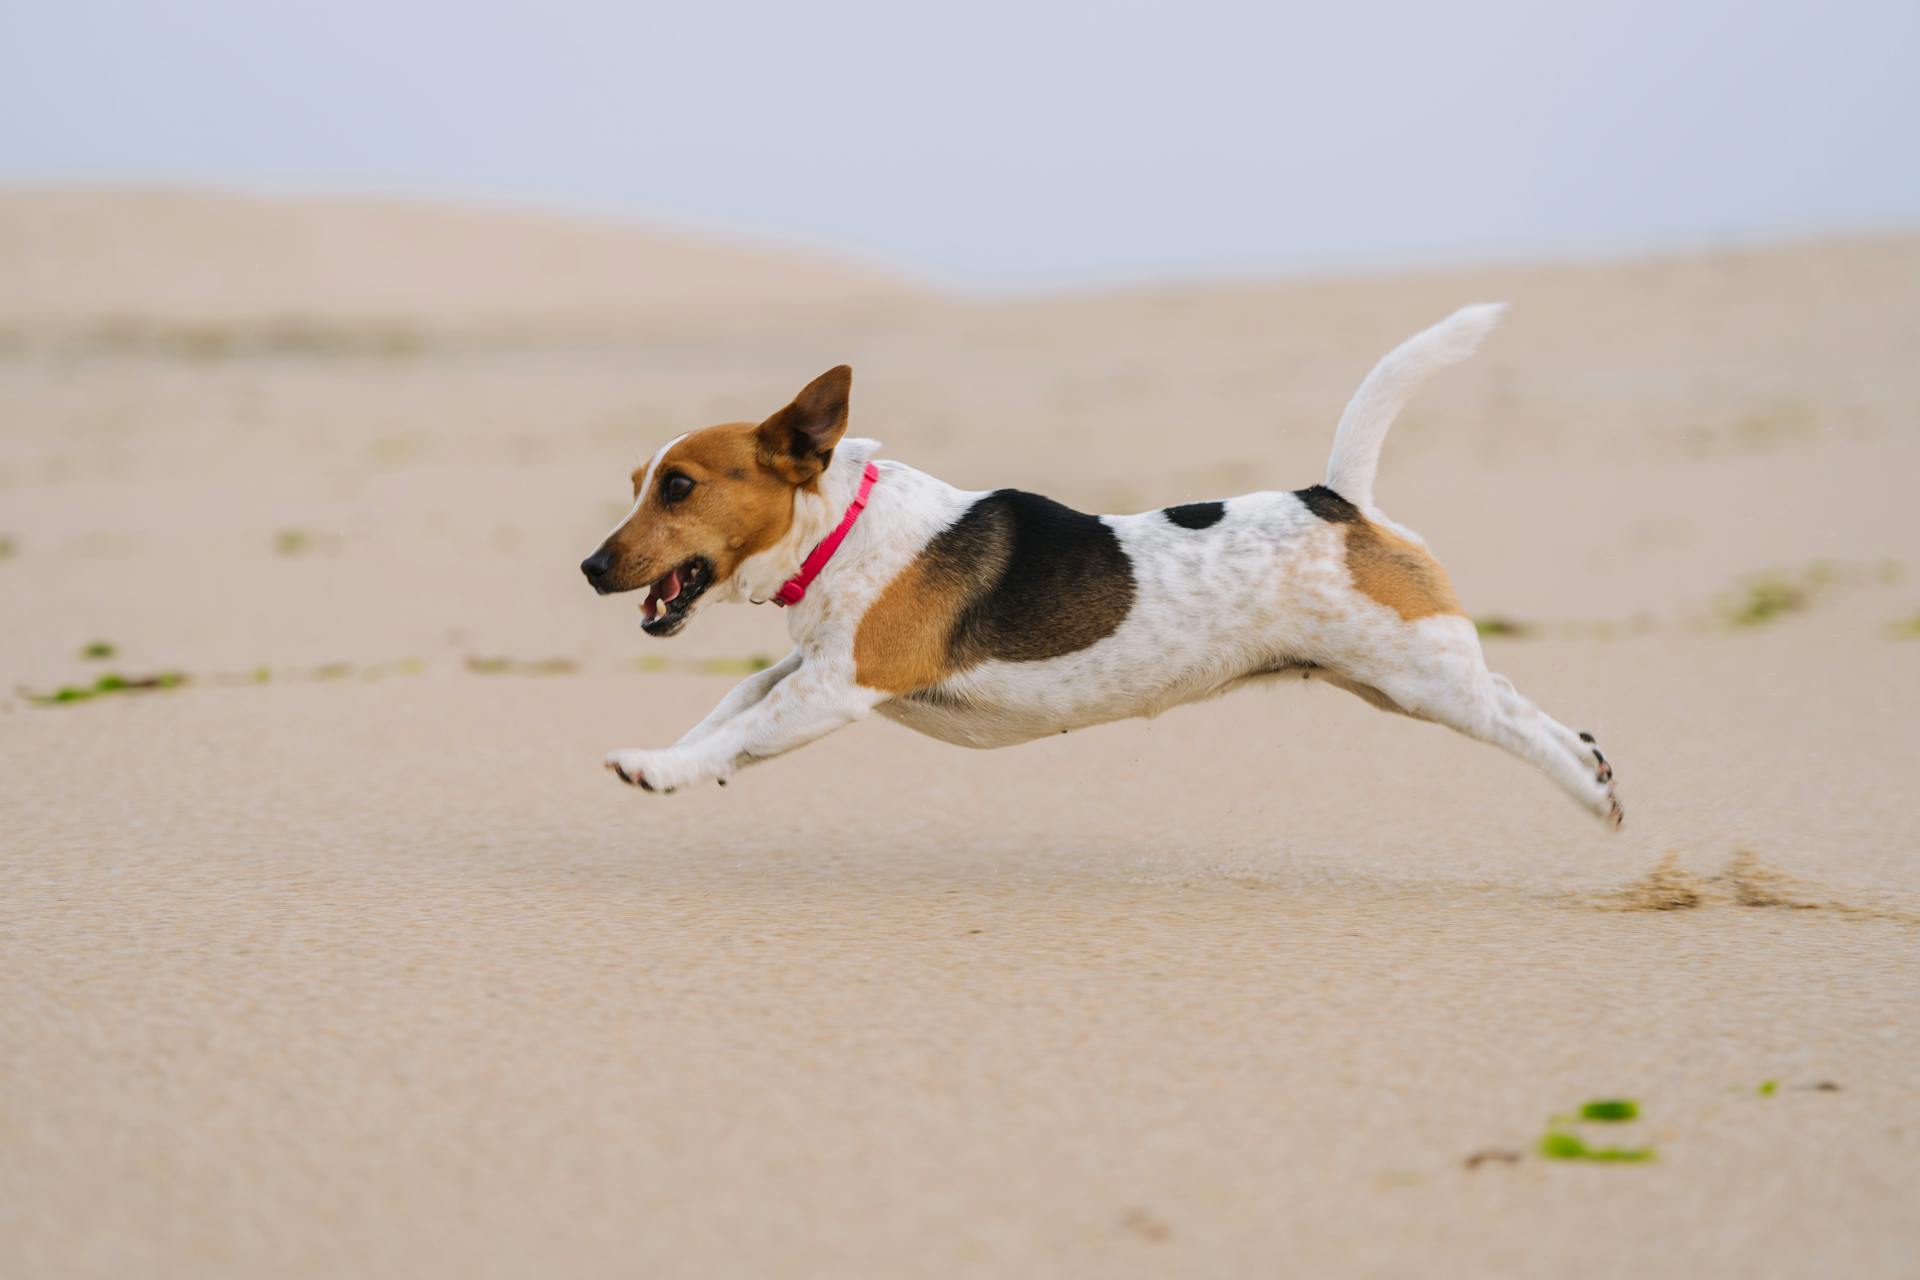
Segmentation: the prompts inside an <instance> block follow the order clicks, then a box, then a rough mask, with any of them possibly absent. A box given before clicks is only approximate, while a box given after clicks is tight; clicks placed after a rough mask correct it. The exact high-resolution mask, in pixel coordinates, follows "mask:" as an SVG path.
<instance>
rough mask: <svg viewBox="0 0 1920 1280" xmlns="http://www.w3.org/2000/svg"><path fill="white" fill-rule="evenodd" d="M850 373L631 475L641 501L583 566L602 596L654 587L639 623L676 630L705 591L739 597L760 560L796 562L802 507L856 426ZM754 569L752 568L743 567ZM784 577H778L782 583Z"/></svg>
mask: <svg viewBox="0 0 1920 1280" xmlns="http://www.w3.org/2000/svg"><path fill="white" fill-rule="evenodd" d="M852 386H853V370H852V369H851V368H849V367H848V366H846V365H839V366H837V367H836V368H832V369H829V370H827V371H826V372H825V373H823V374H821V375H820V376H819V377H817V378H815V379H814V380H813V381H812V382H810V383H808V384H807V385H806V388H805V389H804V390H802V391H801V392H800V394H799V395H797V396H795V397H794V398H793V403H791V404H789V405H787V406H786V407H785V408H783V409H781V410H780V411H779V412H777V413H775V414H774V415H773V416H772V417H770V418H768V419H767V420H766V421H765V422H760V423H752V422H729V423H724V424H722V425H720V426H717V427H705V428H702V429H701V430H698V431H690V432H687V433H686V434H685V435H681V436H677V437H675V438H674V439H673V440H671V441H669V442H668V443H667V445H666V447H665V448H663V449H661V450H660V451H659V452H658V453H656V454H654V455H653V457H652V458H651V459H649V460H648V461H647V463H646V465H644V466H642V467H641V468H640V469H639V470H637V471H635V472H634V473H633V509H632V510H631V511H629V512H628V513H627V515H626V517H625V518H624V519H623V520H621V522H620V524H619V525H618V527H616V528H615V529H614V531H613V532H612V533H610V534H608V535H607V537H606V540H605V541H604V542H602V543H601V544H600V546H599V548H598V549H597V550H595V551H594V553H593V554H592V555H590V556H588V557H587V558H586V559H585V560H583V561H581V563H580V571H581V572H582V573H584V574H586V575H587V581H588V582H589V583H591V584H592V586H593V589H594V590H595V591H598V592H599V593H600V594H601V595H609V594H612V593H615V592H620V591H636V590H638V589H640V588H641V587H645V588H647V597H646V600H645V602H644V603H643V604H642V605H641V610H640V611H641V614H642V615H643V617H642V620H641V626H642V628H643V629H644V630H645V631H646V633H647V634H648V635H650V636H670V635H673V634H675V633H677V632H678V631H679V630H680V629H681V628H682V627H684V626H685V625H686V623H687V619H688V618H689V617H691V616H692V614H693V611H694V609H695V608H696V607H697V606H698V605H699V603H700V602H701V601H702V600H703V599H707V598H715V599H740V598H743V597H744V596H746V595H748V594H750V589H751V587H752V586H754V585H755V584H751V583H746V582H743V580H742V579H743V577H746V576H752V575H751V571H752V570H753V569H754V568H756V567H758V568H760V569H761V570H762V571H763V572H765V571H767V570H768V569H769V568H771V569H774V570H777V571H779V572H780V573H781V574H782V576H784V574H785V573H790V572H792V569H791V567H786V568H784V569H782V568H780V566H781V565H782V564H783V563H784V561H785V560H786V559H788V558H791V560H792V562H793V564H794V565H798V563H799V559H800V556H801V555H802V554H804V553H805V551H806V547H798V548H797V550H796V549H795V544H797V542H798V541H799V540H800V538H801V537H802V536H804V534H805V533H806V532H807V530H805V529H801V528H797V524H798V520H797V515H798V513H799V511H800V509H801V507H802V504H803V503H804V502H806V500H807V499H808V498H817V497H818V492H819V484H820V478H821V476H822V475H823V474H824V473H825V472H826V470H827V467H828V465H829V464H830V463H831V462H832V461H833V451H834V447H835V446H836V445H838V444H839V443H840V438H841V436H843V435H845V434H846V430H847V400H848V395H849V393H850V391H851V389H852ZM743 570H744V571H747V572H744V573H743ZM775 585H777V583H776V584H775Z"/></svg>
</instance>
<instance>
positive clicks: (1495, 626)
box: [1473, 613, 1533, 640]
mask: <svg viewBox="0 0 1920 1280" xmlns="http://www.w3.org/2000/svg"><path fill="white" fill-rule="evenodd" d="M1473 629H1474V630H1475V631H1477V632H1479V633H1480V635H1481V637H1482V638H1491V639H1498V640H1522V639H1525V638H1526V637H1527V636H1530V635H1532V634H1533V626H1532V625H1531V624H1530V623H1525V622H1521V621H1519V620H1517V619H1514V618H1508V617H1503V616H1501V615H1500V614H1497V613H1496V614H1489V615H1488V616H1486V617H1484V618H1475V619H1474V620H1473Z"/></svg>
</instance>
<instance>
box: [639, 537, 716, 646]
mask: <svg viewBox="0 0 1920 1280" xmlns="http://www.w3.org/2000/svg"><path fill="white" fill-rule="evenodd" d="M712 585H713V565H712V563H711V562H709V561H708V560H707V558H706V557H705V556H695V557H694V558H693V559H691V560H689V561H687V562H686V563H685V564H683V565H680V566H679V567H678V568H676V569H673V570H671V571H670V572H668V573H667V574H666V575H665V576H663V577H660V578H656V579H654V581H653V583H652V585H650V586H649V587H648V588H647V598H646V599H645V600H642V601H641V602H640V629H641V630H643V631H645V632H646V633H647V634H648V635H650V636H670V635H672V634H673V633H674V632H676V631H678V630H679V629H680V628H681V627H682V626H684V625H686V621H687V614H688V613H689V612H690V611H691V610H692V609H693V605H694V602H695V601H696V600H698V599H699V598H700V596H701V593H702V592H704V591H705V590H706V589H707V588H708V587H710V586H712Z"/></svg>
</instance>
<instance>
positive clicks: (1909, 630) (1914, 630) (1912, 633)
mask: <svg viewBox="0 0 1920 1280" xmlns="http://www.w3.org/2000/svg"><path fill="white" fill-rule="evenodd" d="M1887 630H1888V631H1889V632H1890V633H1891V634H1892V636H1893V638H1894V639H1895V640H1920V613H1916V614H1914V615H1913V616H1912V617H1911V618H1902V619H1900V620H1899V621H1898V622H1895V623H1893V624H1892V625H1891V626H1889V627H1888V628H1887Z"/></svg>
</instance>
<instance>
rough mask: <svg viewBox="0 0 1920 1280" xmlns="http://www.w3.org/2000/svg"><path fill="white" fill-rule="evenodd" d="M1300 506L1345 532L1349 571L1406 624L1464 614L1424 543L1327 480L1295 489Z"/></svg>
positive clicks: (1357, 583)
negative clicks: (1378, 519)
mask: <svg viewBox="0 0 1920 1280" xmlns="http://www.w3.org/2000/svg"><path fill="white" fill-rule="evenodd" d="M1293 496H1294V497H1296V498H1298V499H1300V502H1301V505H1303V506H1305V507H1306V509H1307V510H1309V511H1311V512H1313V514H1314V515H1316V516H1318V517H1319V518H1320V519H1322V520H1325V521H1326V522H1327V523H1328V524H1333V525H1339V526H1341V527H1343V528H1344V529H1346V531H1347V534H1346V536H1347V572H1348V573H1349V574H1350V575H1351V576H1352V578H1353V585H1354V586H1355V587H1356V588H1357V589H1358V590H1359V591H1360V593H1361V594H1362V595H1364V596H1367V597H1369V598H1370V599H1373V600H1376V601H1378V602H1379V603H1381V604H1383V605H1386V606H1387V607H1388V608H1389V609H1392V610H1393V611H1394V612H1395V613H1398V614H1399V615H1400V616H1401V617H1402V618H1405V619H1406V620H1407V621H1408V622H1412V621H1413V620H1414V619H1416V618H1429V617H1432V616H1433V615H1434V614H1438V613H1464V612H1465V610H1463V609H1461V607H1460V601H1459V600H1458V599H1457V598H1455V596H1454V594H1453V584H1452V583H1451V582H1449V581H1447V571H1446V570H1445V569H1442V568H1441V567H1440V562H1439V561H1438V560H1435V559H1434V558H1433V556H1432V555H1431V554H1430V553H1429V552H1428V551H1427V549H1426V548H1425V547H1422V546H1420V545H1419V544H1418V543H1413V542H1408V541H1407V540H1406V539H1405V538H1403V537H1401V536H1400V535H1399V534H1397V533H1394V532H1392V531H1391V530H1389V529H1383V528H1381V527H1380V526H1379V525H1377V524H1375V523H1373V521H1371V520H1369V519H1367V518H1366V517H1365V516H1364V515H1362V514H1360V508H1358V507H1356V506H1354V505H1353V504H1352V503H1351V502H1348V501H1347V500H1346V499H1345V498H1343V497H1341V496H1340V495H1339V494H1337V493H1335V492H1334V491H1333V490H1331V489H1329V488H1327V487H1326V486H1325V485H1323V484H1317V485H1314V486H1313V487H1312V488H1311V489H1299V490H1296V491H1295V493H1294V495H1293Z"/></svg>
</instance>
